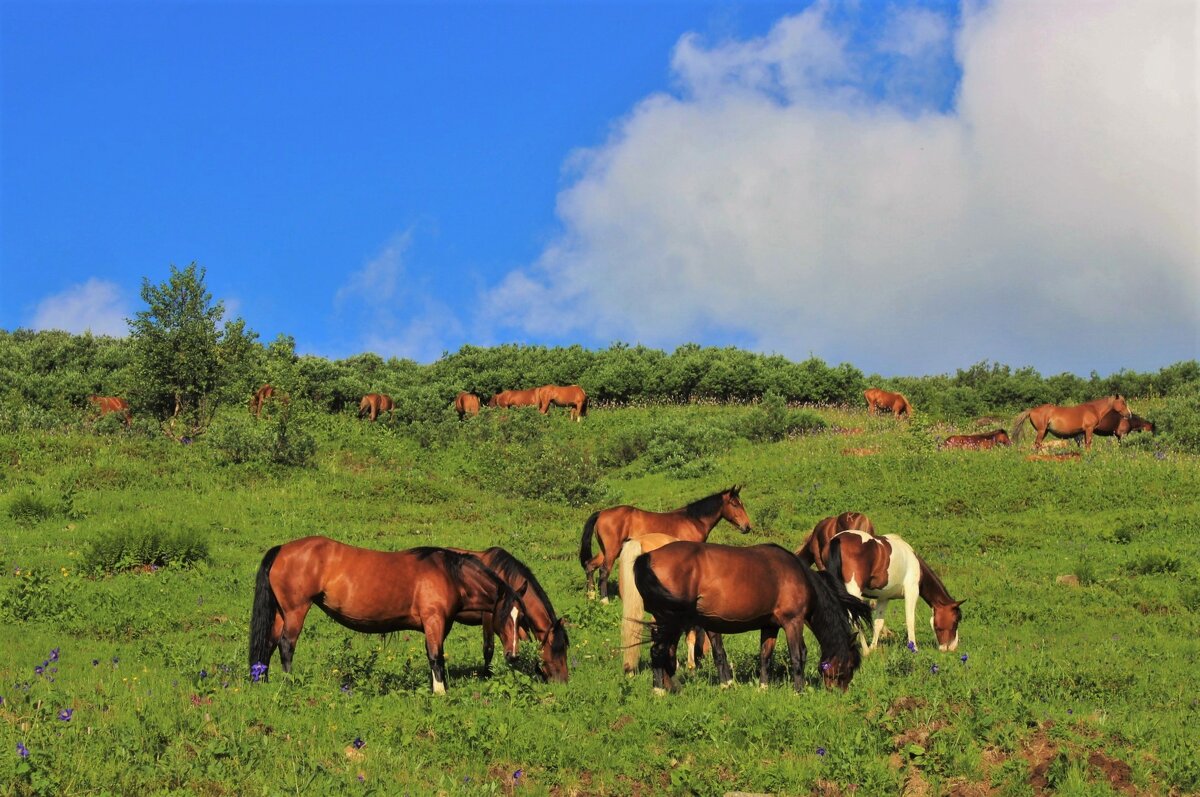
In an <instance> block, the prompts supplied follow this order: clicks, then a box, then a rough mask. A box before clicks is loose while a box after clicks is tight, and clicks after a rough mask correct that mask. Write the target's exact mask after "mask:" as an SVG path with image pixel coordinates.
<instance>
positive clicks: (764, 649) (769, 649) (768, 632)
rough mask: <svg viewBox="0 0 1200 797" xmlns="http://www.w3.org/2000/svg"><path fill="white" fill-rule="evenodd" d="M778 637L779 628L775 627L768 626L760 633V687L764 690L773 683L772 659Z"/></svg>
mask: <svg viewBox="0 0 1200 797" xmlns="http://www.w3.org/2000/svg"><path fill="white" fill-rule="evenodd" d="M778 636H779V626H774V625H770V626H767V627H766V628H764V629H763V630H762V631H761V632H760V633H759V637H758V638H759V647H758V685H759V686H760V687H761V688H763V689H766V688H767V685H768V684H769V683H770V681H771V657H772V656H773V655H775V641H776V638H777V637H778ZM789 650H790V648H789Z"/></svg>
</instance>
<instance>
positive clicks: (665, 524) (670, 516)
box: [579, 484, 750, 603]
mask: <svg viewBox="0 0 1200 797" xmlns="http://www.w3.org/2000/svg"><path fill="white" fill-rule="evenodd" d="M740 492H741V487H739V486H737V485H736V484H735V485H734V486H733V487H730V488H729V489H728V490H722V491H721V492H719V493H713V494H712V495H710V496H707V497H705V498H701V499H699V500H698V501H692V502H691V503H690V504H688V505H687V506H685V507H680V508H679V509H674V510H672V511H670V512H650V511H648V510H645V509H638V508H637V507H636V506H628V505H622V506H614V507H610V508H609V509H603V510H601V511H599V512H595V513H593V514H592V516H591V517H589V518H588V519H587V522H586V523H584V524H583V537H582V538H581V539H580V541H579V564H580V565H581V566H582V567H583V580H584V584H585V585H586V586H587V591H588V595H589V596H591V595H592V594H593V593H594V588H593V587H592V573H594V572H595V571H596V570H597V569H598V570H599V571H600V600H601V601H602V602H604V603H608V574H609V573H611V572H612V568H613V563H615V562H616V561H617V557H618V556H620V555H621V546H622V545H623V544H624V543H625V540H628V539H636V538H638V537H641V536H643V535H645V534H656V533H657V534H666V535H668V536H670V537H674V538H676V539H679V540H694V541H695V542H704V541H705V540H707V539H708V535H709V534H710V533H711V532H712V530H713V526H715V525H717V524H718V523H720V522H721V518H725V519H726V520H728V521H729V522H730V523H732V524H733V525H734V526H737V528H738V530H739V531H741V532H742V533H743V534H745V533H747V532H748V531H750V518H749V516H748V515H747V514H746V507H744V506H742V499H741V497H740V496H739V493H740ZM593 534H595V536H596V539H597V540H598V541H599V543H600V552H599V553H598V554H596V555H595V556H592V535H593Z"/></svg>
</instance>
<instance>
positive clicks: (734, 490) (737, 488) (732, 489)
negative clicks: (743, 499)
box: [729, 484, 742, 498]
mask: <svg viewBox="0 0 1200 797" xmlns="http://www.w3.org/2000/svg"><path fill="white" fill-rule="evenodd" d="M741 491H742V485H740V484H735V485H733V486H732V487H730V488H729V494H730V495H732V496H733V497H734V498H737V495H738V493H740V492H741Z"/></svg>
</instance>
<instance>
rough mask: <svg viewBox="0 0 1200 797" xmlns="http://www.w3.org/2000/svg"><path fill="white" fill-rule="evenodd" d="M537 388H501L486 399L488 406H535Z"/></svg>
mask: <svg viewBox="0 0 1200 797" xmlns="http://www.w3.org/2000/svg"><path fill="white" fill-rule="evenodd" d="M537 392H538V389H537V388H536V387H531V388H529V389H528V390H502V391H500V392H499V393H497V394H496V395H494V396H492V397H491V398H490V399H488V406H489V407H500V408H502V409H503V408H507V407H536V406H537V405H538V398H537Z"/></svg>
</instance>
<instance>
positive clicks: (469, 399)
mask: <svg viewBox="0 0 1200 797" xmlns="http://www.w3.org/2000/svg"><path fill="white" fill-rule="evenodd" d="M454 411H455V412H457V413H458V419H459V420H460V421H461V420H462V419H463V418H464V417H465V416H467V415H478V414H479V396H476V395H475V394H474V393H468V392H467V391H465V390H463V391H462V392H460V393H459V394H458V395H457V396H455V397H454Z"/></svg>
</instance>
